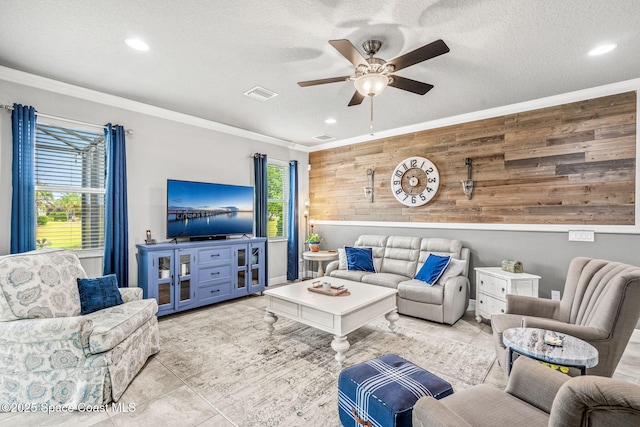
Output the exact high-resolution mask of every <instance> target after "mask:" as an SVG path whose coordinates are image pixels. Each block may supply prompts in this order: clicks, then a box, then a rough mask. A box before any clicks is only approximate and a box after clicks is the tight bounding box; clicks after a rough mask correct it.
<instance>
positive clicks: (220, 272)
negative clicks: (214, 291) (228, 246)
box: [198, 265, 231, 287]
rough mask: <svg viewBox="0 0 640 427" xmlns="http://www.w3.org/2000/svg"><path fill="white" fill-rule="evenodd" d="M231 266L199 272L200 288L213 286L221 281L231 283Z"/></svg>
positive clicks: (202, 269)
mask: <svg viewBox="0 0 640 427" xmlns="http://www.w3.org/2000/svg"><path fill="white" fill-rule="evenodd" d="M230 279H231V266H230V265H221V266H218V267H208V268H201V269H200V271H199V272H198V286H199V287H203V286H211V285H213V284H214V283H216V282H219V281H220V280H226V281H229V282H230V281H231V280H230Z"/></svg>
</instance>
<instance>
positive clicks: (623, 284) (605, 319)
mask: <svg viewBox="0 0 640 427" xmlns="http://www.w3.org/2000/svg"><path fill="white" fill-rule="evenodd" d="M638 318H640V268H639V267H635V266H631V265H627V264H623V263H619V262H611V261H605V260H601V259H592V258H584V257H580V258H574V259H573V260H572V261H571V264H570V265H569V271H568V273H567V279H566V283H565V286H564V292H563V296H562V300H561V301H554V300H549V299H543V298H534V297H525V296H519V295H507V310H506V313H505V314H497V315H493V316H492V317H491V327H492V328H493V336H494V347H495V349H496V354H497V357H498V363H500V364H501V365H502V366H503V367H505V369H506V366H507V365H508V364H507V363H506V355H507V351H506V348H505V346H504V344H503V342H502V333H503V332H504V331H505V330H507V329H509V328H519V327H530V328H541V329H548V330H553V331H556V332H560V333H563V334H567V335H572V336H574V337H577V338H580V339H582V340H584V341H586V342H588V343H590V344H591V345H593V346H594V347H595V348H596V349H597V350H598V360H599V362H598V365H597V366H595V367H593V368H589V369H587V374H589V375H601V376H606V377H610V376H612V375H613V372H614V371H615V370H616V367H617V366H618V362H619V361H620V357H621V356H622V353H623V352H624V349H625V348H626V346H627V343H628V342H629V338H630V337H631V334H632V333H633V329H634V327H635V325H636V324H637V323H638Z"/></svg>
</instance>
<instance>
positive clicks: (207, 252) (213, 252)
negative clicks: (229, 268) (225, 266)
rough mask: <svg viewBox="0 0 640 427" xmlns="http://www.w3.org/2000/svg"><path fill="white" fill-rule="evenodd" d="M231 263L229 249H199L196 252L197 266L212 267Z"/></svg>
mask: <svg viewBox="0 0 640 427" xmlns="http://www.w3.org/2000/svg"><path fill="white" fill-rule="evenodd" d="M230 261H231V248H230V247H224V248H211V249H200V250H199V251H198V264H199V265H203V266H206V265H212V264H217V263H220V262H230Z"/></svg>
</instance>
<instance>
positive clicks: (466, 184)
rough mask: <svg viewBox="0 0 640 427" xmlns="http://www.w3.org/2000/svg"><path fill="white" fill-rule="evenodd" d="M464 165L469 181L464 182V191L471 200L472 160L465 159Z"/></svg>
mask: <svg viewBox="0 0 640 427" xmlns="http://www.w3.org/2000/svg"><path fill="white" fill-rule="evenodd" d="M464 164H465V165H466V166H467V179H464V180H462V191H464V194H466V195H467V198H468V199H469V200H471V193H473V180H472V179H471V158H470V157H465V159H464Z"/></svg>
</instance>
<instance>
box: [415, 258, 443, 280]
mask: <svg viewBox="0 0 640 427" xmlns="http://www.w3.org/2000/svg"><path fill="white" fill-rule="evenodd" d="M449 261H451V257H450V256H441V255H434V254H429V257H428V258H427V260H426V261H425V262H424V265H423V266H422V268H421V269H420V271H418V274H416V277H414V279H417V280H422V281H423V282H425V283H426V284H427V285H429V286H433V284H434V283H436V282H437V281H438V279H439V278H440V276H442V273H444V270H445V269H446V268H447V266H448V265H449Z"/></svg>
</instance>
